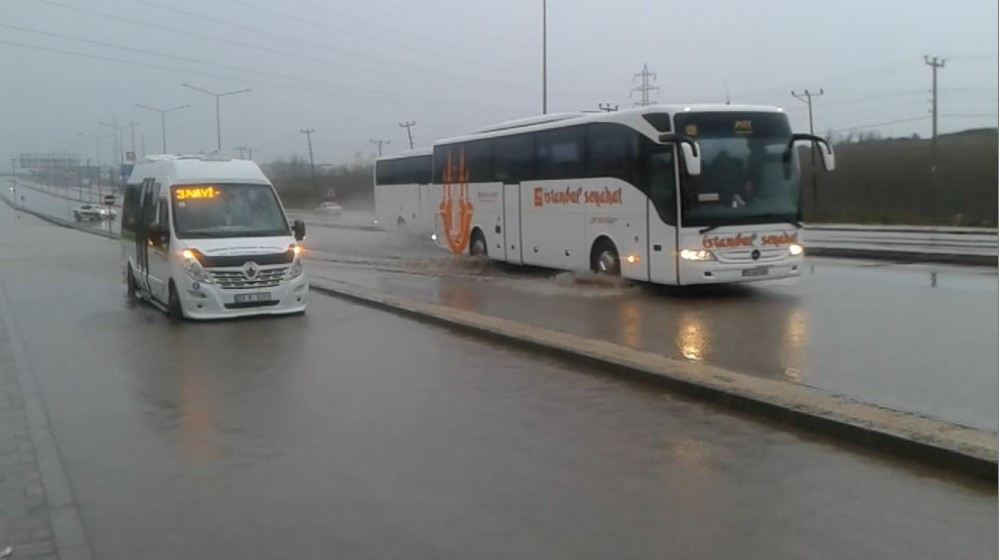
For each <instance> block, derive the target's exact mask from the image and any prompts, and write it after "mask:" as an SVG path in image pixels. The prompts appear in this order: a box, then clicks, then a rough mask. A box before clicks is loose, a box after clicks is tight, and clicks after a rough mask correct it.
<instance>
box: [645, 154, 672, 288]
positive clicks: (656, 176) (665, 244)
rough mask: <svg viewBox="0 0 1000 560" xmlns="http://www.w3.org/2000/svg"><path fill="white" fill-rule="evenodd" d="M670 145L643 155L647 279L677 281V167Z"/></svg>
mask: <svg viewBox="0 0 1000 560" xmlns="http://www.w3.org/2000/svg"><path fill="white" fill-rule="evenodd" d="M674 149H675V148H674V147H673V146H655V147H653V148H651V149H650V150H649V151H648V152H647V153H646V154H645V155H644V157H643V164H642V165H643V180H644V182H645V184H646V186H647V189H648V190H647V195H648V199H647V203H646V223H647V224H648V235H647V236H646V239H647V243H648V244H649V247H648V251H647V252H646V254H647V255H649V259H648V260H647V261H646V262H647V263H648V265H649V280H650V281H651V282H657V283H663V284H676V283H677V198H678V197H677V166H676V165H675V156H674Z"/></svg>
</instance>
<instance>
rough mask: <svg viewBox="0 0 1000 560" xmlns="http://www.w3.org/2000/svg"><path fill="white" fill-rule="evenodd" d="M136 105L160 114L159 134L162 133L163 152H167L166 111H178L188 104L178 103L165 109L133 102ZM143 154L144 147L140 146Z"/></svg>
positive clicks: (185, 107)
mask: <svg viewBox="0 0 1000 560" xmlns="http://www.w3.org/2000/svg"><path fill="white" fill-rule="evenodd" d="M135 106H136V107H138V108H140V109H145V110H147V111H153V112H154V113H159V114H160V134H162V135H163V153H164V154H165V153H167V113H172V112H174V111H179V110H181V109H187V108H188V107H190V105H178V106H176V107H168V108H166V109H157V108H156V107H150V106H148V105H140V104H138V103H136V104H135ZM142 151H143V155H145V152H146V148H145V147H143V148H142Z"/></svg>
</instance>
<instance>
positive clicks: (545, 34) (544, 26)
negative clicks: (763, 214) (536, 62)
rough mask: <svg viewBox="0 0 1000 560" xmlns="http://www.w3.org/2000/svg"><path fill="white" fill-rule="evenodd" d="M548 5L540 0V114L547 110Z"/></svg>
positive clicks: (546, 112)
mask: <svg viewBox="0 0 1000 560" xmlns="http://www.w3.org/2000/svg"><path fill="white" fill-rule="evenodd" d="M548 11H549V10H548V5H547V4H546V0H542V114H543V115H545V114H548V112H549V68H548V66H549V52H548V40H549V39H548V32H549V30H548V27H549V24H548V21H547V19H548Z"/></svg>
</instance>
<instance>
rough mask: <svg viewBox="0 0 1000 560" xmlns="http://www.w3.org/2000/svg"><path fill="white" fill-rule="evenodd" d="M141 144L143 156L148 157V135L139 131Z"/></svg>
mask: <svg viewBox="0 0 1000 560" xmlns="http://www.w3.org/2000/svg"><path fill="white" fill-rule="evenodd" d="M139 145H140V147H141V148H140V149H141V150H142V157H146V135H145V134H143V133H141V132H140V133H139Z"/></svg>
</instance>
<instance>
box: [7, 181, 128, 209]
mask: <svg viewBox="0 0 1000 560" xmlns="http://www.w3.org/2000/svg"><path fill="white" fill-rule="evenodd" d="M9 180H10V179H9V178H8V181H9ZM10 185H11V186H15V187H16V188H18V189H22V188H27V189H32V190H34V191H38V192H43V193H45V194H48V195H51V196H55V197H58V198H63V199H66V200H73V201H76V202H86V203H90V204H104V196H105V195H109V194H112V195H115V196H116V201H115V202H116V203H115V204H112V206H118V204H117V195H118V191H119V189H118V187H114V186H96V187H95V186H94V185H90V186H87V187H54V186H51V185H43V184H41V183H36V182H34V181H30V180H28V179H24V178H20V177H19V178H17V180H16V181H14V182H10Z"/></svg>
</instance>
